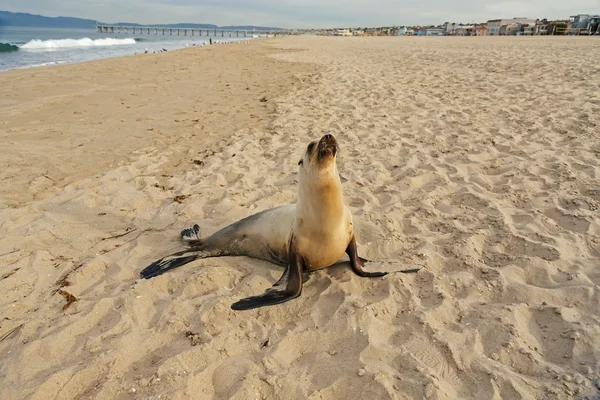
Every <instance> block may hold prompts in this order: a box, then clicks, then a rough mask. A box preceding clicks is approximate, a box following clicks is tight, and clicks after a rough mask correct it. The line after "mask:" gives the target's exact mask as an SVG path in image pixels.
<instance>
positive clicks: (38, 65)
mask: <svg viewBox="0 0 600 400" xmlns="http://www.w3.org/2000/svg"><path fill="white" fill-rule="evenodd" d="M64 63H66V61H62V60H59V61H49V62H45V63H41V64H32V65H26V66H23V67H19V69H25V68H35V67H47V66H49V65H58V64H64Z"/></svg>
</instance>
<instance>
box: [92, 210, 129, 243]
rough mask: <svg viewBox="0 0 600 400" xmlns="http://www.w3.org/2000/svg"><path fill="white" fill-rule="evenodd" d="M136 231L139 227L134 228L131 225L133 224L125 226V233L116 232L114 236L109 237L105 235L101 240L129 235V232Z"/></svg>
mask: <svg viewBox="0 0 600 400" xmlns="http://www.w3.org/2000/svg"><path fill="white" fill-rule="evenodd" d="M121 211H126V210H121ZM135 231H137V228H133V227H131V226H128V227H127V228H125V232H124V233H118V234H116V235H113V236H109V237H103V238H102V239H100V240H108V239H116V238H120V237H123V236H125V235H127V234H129V233H131V232H135Z"/></svg>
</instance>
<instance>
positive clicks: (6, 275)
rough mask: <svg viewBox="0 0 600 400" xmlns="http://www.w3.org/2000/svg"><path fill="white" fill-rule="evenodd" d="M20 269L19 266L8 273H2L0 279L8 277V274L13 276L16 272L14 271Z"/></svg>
mask: <svg viewBox="0 0 600 400" xmlns="http://www.w3.org/2000/svg"><path fill="white" fill-rule="evenodd" d="M20 269H21V268H17V269H15V270H13V271H11V272H8V273H6V274H4V275H3V276H2V278H0V281H3V280H4V279H6V278H8V277H10V276H13V275H14V274H16V273H17V271H18V270H20Z"/></svg>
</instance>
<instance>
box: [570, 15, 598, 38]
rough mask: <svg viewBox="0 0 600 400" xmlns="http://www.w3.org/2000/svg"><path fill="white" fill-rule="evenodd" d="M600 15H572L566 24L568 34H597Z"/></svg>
mask: <svg viewBox="0 0 600 400" xmlns="http://www.w3.org/2000/svg"><path fill="white" fill-rule="evenodd" d="M599 21H600V16H598V15H590V14H577V15H572V16H571V19H570V21H569V25H568V26H567V34H568V35H599V34H600V23H599Z"/></svg>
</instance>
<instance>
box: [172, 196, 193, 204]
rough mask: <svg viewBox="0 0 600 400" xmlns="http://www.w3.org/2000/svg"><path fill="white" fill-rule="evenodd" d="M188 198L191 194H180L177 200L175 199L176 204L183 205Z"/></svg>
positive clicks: (176, 197)
mask: <svg viewBox="0 0 600 400" xmlns="http://www.w3.org/2000/svg"><path fill="white" fill-rule="evenodd" d="M188 197H190V195H189V194H180V195H178V196H175V198H174V199H173V202H174V203H179V204H181V203H183V200H185V199H187V198H188Z"/></svg>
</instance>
